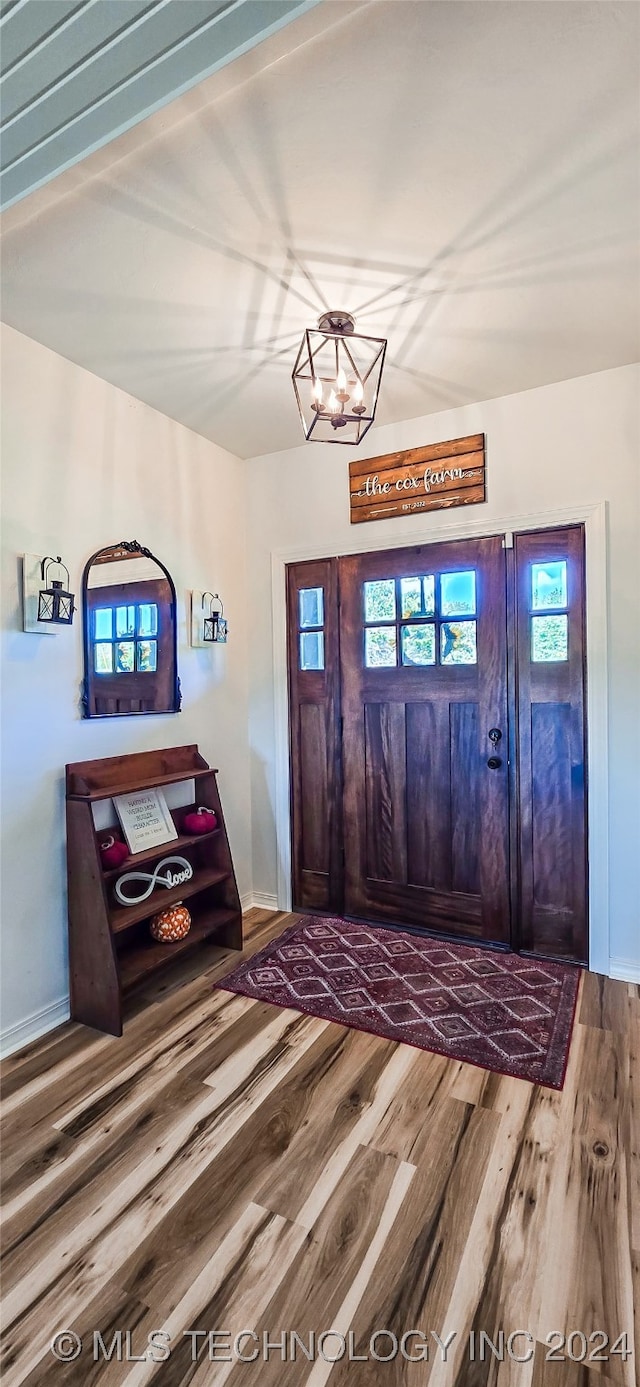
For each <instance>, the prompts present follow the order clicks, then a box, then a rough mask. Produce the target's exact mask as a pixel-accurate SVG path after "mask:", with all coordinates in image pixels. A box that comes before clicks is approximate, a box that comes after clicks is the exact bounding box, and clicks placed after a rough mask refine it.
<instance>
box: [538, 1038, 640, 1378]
mask: <svg viewBox="0 0 640 1387" xmlns="http://www.w3.org/2000/svg"><path fill="white" fill-rule="evenodd" d="M575 1041H576V1042H577V1044H576V1052H577V1056H578V1060H577V1064H576V1065H575V1066H574V1071H573V1074H572V1082H571V1085H570V1087H569V1089H568V1090H566V1094H565V1095H563V1097H566V1098H571V1097H572V1098H573V1113H572V1118H573V1120H572V1122H571V1124H569V1123H568V1122H567V1123H566V1124H565V1128H564V1131H563V1139H562V1145H561V1147H560V1149H559V1150H558V1152H557V1155H556V1172H555V1177H556V1178H555V1182H554V1186H553V1188H552V1190H551V1193H550V1201H549V1225H548V1235H547V1240H546V1248H547V1258H548V1264H549V1265H548V1271H547V1276H546V1285H545V1296H544V1300H543V1306H542V1314H541V1323H540V1334H539V1337H540V1338H541V1339H543V1338H544V1337H545V1336H546V1335H547V1334H548V1333H549V1332H550V1331H551V1330H556V1329H557V1330H559V1331H560V1332H561V1333H568V1332H570V1331H571V1330H573V1329H580V1330H582V1331H583V1332H584V1333H586V1334H587V1335H589V1334H591V1333H592V1332H594V1331H596V1330H599V1329H601V1330H604V1331H605V1332H606V1333H608V1334H610V1335H612V1336H614V1337H615V1336H616V1335H618V1334H620V1333H622V1332H623V1331H624V1330H626V1331H628V1332H629V1333H632V1332H633V1323H634V1302H633V1269H632V1253H631V1246H630V1227H631V1214H630V1210H629V1207H628V1197H629V1178H628V1161H629V1152H628V1149H627V1142H628V1132H629V1120H628V1104H629V1067H628V1062H627V1063H625V1057H624V1048H623V1047H622V1046H621V1045H620V1043H619V1036H618V1035H617V1034H616V1033H615V1032H606V1031H604V1030H601V1029H596V1028H593V1027H591V1026H585V1025H580V1026H579V1027H578V1030H577V1033H576V1037H575ZM612 1098H614V1099H615V1101H613V1102H612ZM608 1371H609V1373H610V1376H611V1377H612V1379H613V1381H614V1382H618V1383H621V1384H624V1387H636V1381H637V1379H636V1373H635V1369H634V1366H633V1364H623V1363H621V1362H620V1361H619V1360H616V1362H615V1364H614V1363H613V1362H612V1363H611V1366H610V1368H609V1369H608Z"/></svg>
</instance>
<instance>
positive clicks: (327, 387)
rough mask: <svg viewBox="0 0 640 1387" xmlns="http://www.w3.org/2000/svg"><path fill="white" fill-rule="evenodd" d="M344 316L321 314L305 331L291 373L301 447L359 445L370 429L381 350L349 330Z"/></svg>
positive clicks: (351, 324)
mask: <svg viewBox="0 0 640 1387" xmlns="http://www.w3.org/2000/svg"><path fill="white" fill-rule="evenodd" d="M354 328H355V319H354V318H353V317H352V316H351V314H350V313H344V312H342V311H340V310H336V311H335V312H332V313H323V314H322V317H321V318H320V319H319V320H318V326H317V328H307V330H306V332H305V334H304V336H303V338H302V342H301V344H300V351H299V352H298V356H297V359H296V364H295V366H294V368H293V372H292V380H293V388H294V390H295V393H296V399H297V401H298V409H299V410H300V419H301V421H302V427H303V429H304V436H305V438H306V440H307V442H308V443H309V442H312V443H313V442H318V443H346V444H349V445H350V446H351V447H353V445H354V444H356V443H360V442H361V441H362V439H363V438H364V436H365V434H366V433H367V432H368V431H369V429H370V428H371V425H372V423H373V421H374V418H375V413H376V405H377V403H378V391H379V389H380V380H381V378H382V368H383V366H384V355H385V352H386V349H387V343H386V339H385V338H384V337H363V336H361V335H360V334H359V333H356V332H355V331H354Z"/></svg>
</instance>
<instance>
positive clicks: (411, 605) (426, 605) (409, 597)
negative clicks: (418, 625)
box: [400, 573, 436, 620]
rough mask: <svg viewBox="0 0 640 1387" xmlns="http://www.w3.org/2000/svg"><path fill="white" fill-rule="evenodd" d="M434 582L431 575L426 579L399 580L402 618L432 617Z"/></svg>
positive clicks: (433, 609)
mask: <svg viewBox="0 0 640 1387" xmlns="http://www.w3.org/2000/svg"><path fill="white" fill-rule="evenodd" d="M435 588H436V580H435V578H434V576H433V574H432V573H431V574H430V575H429V576H428V577H426V578H401V579H400V605H401V608H402V618H403V620H406V618H407V617H410V616H434V614H435V609H436V599H435Z"/></svg>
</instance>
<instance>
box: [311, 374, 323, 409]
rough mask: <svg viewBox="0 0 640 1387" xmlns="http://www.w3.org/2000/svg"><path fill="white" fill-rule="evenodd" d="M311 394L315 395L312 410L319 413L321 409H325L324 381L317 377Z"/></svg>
mask: <svg viewBox="0 0 640 1387" xmlns="http://www.w3.org/2000/svg"><path fill="white" fill-rule="evenodd" d="M311 394H312V395H313V399H312V401H311V408H312V409H315V410H317V411H318V412H319V411H320V410H321V409H324V405H323V403H322V381H321V380H320V377H319V376H318V377H316V379H315V381H314V383H313V390H312V392H311Z"/></svg>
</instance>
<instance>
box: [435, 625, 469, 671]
mask: <svg viewBox="0 0 640 1387" xmlns="http://www.w3.org/2000/svg"><path fill="white" fill-rule="evenodd" d="M477 658H478V656H477V651H476V623H475V621H443V623H442V626H441V627H440V662H441V664H443V665H475V664H476V662H477Z"/></svg>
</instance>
